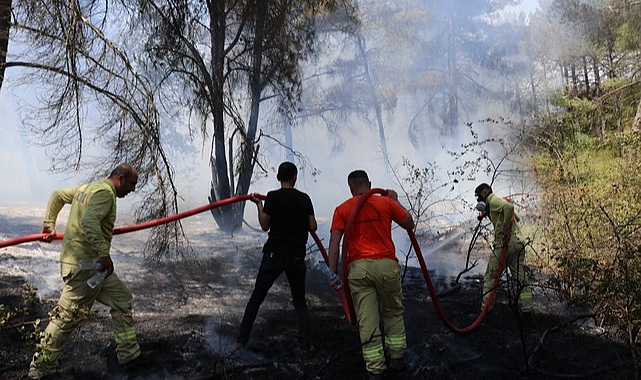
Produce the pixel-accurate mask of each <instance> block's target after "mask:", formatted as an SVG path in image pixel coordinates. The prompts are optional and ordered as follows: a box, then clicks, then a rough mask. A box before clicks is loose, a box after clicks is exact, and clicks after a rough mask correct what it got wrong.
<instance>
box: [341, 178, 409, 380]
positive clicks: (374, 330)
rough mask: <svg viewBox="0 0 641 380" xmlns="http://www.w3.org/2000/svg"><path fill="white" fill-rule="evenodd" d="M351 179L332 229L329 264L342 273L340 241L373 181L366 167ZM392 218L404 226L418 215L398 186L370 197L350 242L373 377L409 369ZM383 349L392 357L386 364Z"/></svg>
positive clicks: (353, 284) (352, 283) (352, 284)
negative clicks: (396, 189)
mask: <svg viewBox="0 0 641 380" xmlns="http://www.w3.org/2000/svg"><path fill="white" fill-rule="evenodd" d="M347 184H348V185H349V189H350V192H351V193H352V196H353V197H352V198H350V199H348V200H346V201H345V202H343V203H342V204H341V205H339V206H338V207H336V210H334V217H333V219H332V227H331V229H330V239H329V268H330V269H331V270H332V271H334V273H338V257H339V250H340V242H341V239H342V238H343V234H344V232H345V227H346V223H347V220H348V219H349V216H350V214H351V212H352V209H353V208H354V207H355V205H356V203H357V202H358V199H359V197H360V196H362V195H363V194H364V193H366V192H367V191H369V190H370V189H371V187H372V183H371V182H370V181H369V178H368V176H367V173H366V172H365V171H363V170H355V171H353V172H351V173H350V174H349V176H348V177H347ZM392 221H394V222H396V223H397V224H399V225H400V226H401V227H403V228H404V229H406V230H412V229H413V228H414V220H413V219H412V216H411V215H410V214H409V213H408V212H407V210H406V209H405V208H404V207H403V206H401V204H400V203H399V202H398V195H397V194H396V192H394V191H393V190H388V193H387V196H379V195H374V196H371V197H369V199H368V200H367V201H366V202H365V203H364V204H363V206H362V207H361V209H360V210H359V212H358V214H357V215H356V218H355V219H354V224H353V226H352V229H351V235H350V239H349V241H348V242H347V244H348V246H347V247H346V248H347V252H348V260H349V275H348V281H349V288H350V292H351V295H352V299H353V301H354V308H355V311H356V318H357V320H358V330H359V336H360V339H361V345H362V349H363V359H364V360H365V367H366V369H367V372H368V376H369V379H382V378H383V376H384V373H385V371H386V370H390V371H393V372H402V371H405V370H406V369H407V361H406V358H405V351H406V348H407V344H406V338H405V322H404V320H403V312H404V311H405V309H404V307H403V303H402V296H403V294H402V289H401V274H400V267H399V264H398V259H397V257H396V249H395V247H394V242H393V241H392ZM330 285H332V286H334V287H335V288H336V287H338V286H339V285H340V283H339V280H336V279H333V280H330ZM379 301H380V303H381V312H382V319H383V328H384V330H385V339H384V340H383V336H382V333H381V329H380V324H379V322H380V318H381V315H379V307H378V303H379ZM383 342H384V343H383ZM383 344H384V346H383ZM385 353H387V356H388V358H389V361H388V363H387V364H386V362H385Z"/></svg>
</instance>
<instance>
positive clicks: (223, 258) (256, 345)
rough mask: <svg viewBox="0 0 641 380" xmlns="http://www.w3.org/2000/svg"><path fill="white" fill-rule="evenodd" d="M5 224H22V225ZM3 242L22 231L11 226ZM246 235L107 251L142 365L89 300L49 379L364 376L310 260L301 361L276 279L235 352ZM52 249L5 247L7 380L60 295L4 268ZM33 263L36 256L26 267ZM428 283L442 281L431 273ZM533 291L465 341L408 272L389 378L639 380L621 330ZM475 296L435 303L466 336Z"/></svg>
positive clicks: (477, 287)
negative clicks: (87, 313)
mask: <svg viewBox="0 0 641 380" xmlns="http://www.w3.org/2000/svg"><path fill="white" fill-rule="evenodd" d="M0 219H1V218H0ZM0 222H2V220H0ZM5 222H11V223H12V226H15V225H16V224H15V222H16V219H12V220H9V219H6V220H5ZM2 232H3V231H2V223H0V233H2ZM11 233H14V234H15V233H25V234H26V231H21V230H19V229H18V230H16V229H12V231H11ZM30 233H33V232H30ZM201 233H203V234H204V233H205V232H201ZM250 235H251V237H250V238H242V239H241V238H239V237H238V236H236V237H221V236H217V237H215V238H214V239H212V237H211V236H210V237H209V238H207V239H203V240H202V242H201V243H197V244H195V245H194V246H193V248H194V250H195V251H196V252H200V253H201V255H199V256H198V257H201V258H192V259H181V260H173V261H168V262H165V263H162V264H161V265H159V266H153V267H152V266H149V265H148V264H145V262H144V261H142V260H126V258H127V255H128V254H129V252H128V251H135V250H137V249H139V247H140V245H137V244H128V245H127V246H126V247H124V246H120V247H119V246H118V243H114V245H115V247H114V250H115V251H116V253H115V254H114V262H115V264H116V271H117V273H118V274H119V276H120V277H121V278H122V279H123V280H124V282H125V283H126V284H127V285H128V286H129V288H130V289H131V291H132V293H133V295H134V311H135V315H134V317H135V321H136V329H137V335H138V340H139V342H140V344H141V347H142V349H143V351H144V352H146V354H145V355H147V357H149V358H150V360H151V362H150V363H148V364H150V365H147V366H145V368H142V369H140V370H139V371H134V372H133V373H125V372H123V371H121V370H119V368H118V366H117V365H116V364H115V363H114V360H115V359H114V356H115V353H114V349H113V335H112V333H111V327H110V321H109V314H108V310H107V309H106V308H105V307H104V306H102V305H99V304H96V305H95V306H94V308H93V312H92V315H91V317H90V318H89V319H88V320H87V321H85V322H84V323H83V324H82V325H81V326H80V327H79V328H78V329H77V330H76V331H75V332H74V333H73V335H72V338H71V341H70V342H69V344H67V345H66V346H65V347H64V349H63V352H62V355H61V359H60V367H59V373H58V375H57V377H56V378H58V379H105V380H107V379H114V380H120V379H228V380H235V379H317V380H321V379H353V380H359V379H366V377H367V376H366V372H365V369H364V363H363V359H362V356H361V351H360V344H359V339H358V332H357V329H356V327H355V326H352V325H350V324H349V323H348V322H347V321H346V319H345V316H344V313H343V310H342V308H341V306H340V303H339V301H338V297H337V296H336V293H335V292H334V291H333V290H332V289H330V288H329V287H328V285H327V282H326V279H325V278H324V277H323V276H322V274H321V273H320V272H319V271H318V270H316V269H315V268H316V267H317V265H315V263H314V262H313V261H312V260H311V258H310V260H308V268H309V271H308V277H307V293H308V306H309V311H310V318H311V323H312V327H313V338H314V349H313V350H312V352H310V353H305V354H303V353H302V352H300V350H299V349H298V348H297V344H296V336H297V327H296V320H295V315H294V311H293V305H292V303H291V297H290V293H289V287H288V285H287V282H286V280H285V278H284V276H281V278H279V279H278V281H277V282H276V283H275V284H274V287H273V288H272V289H271V291H270V294H269V295H268V296H267V298H266V300H265V302H264V303H263V305H262V306H261V309H260V312H259V314H258V318H257V320H256V323H255V325H254V330H253V331H252V335H251V338H250V341H249V344H248V346H247V347H246V348H245V349H242V350H236V351H234V342H235V338H236V334H237V331H238V327H239V325H240V320H241V318H242V314H243V311H244V307H245V305H246V302H247V300H248V299H249V296H250V294H251V291H252V289H253V283H254V276H255V274H256V272H257V269H258V265H259V263H260V249H261V245H262V243H263V239H264V238H265V235H264V234H259V233H254V234H250ZM114 240H116V239H114ZM195 241H198V239H196V240H195ZM123 247H124V248H123ZM58 248H59V246H54V245H53V244H51V245H47V246H45V245H44V244H40V243H36V244H34V245H27V246H26V247H23V248H20V249H17V248H16V249H13V250H2V251H0V264H2V265H1V266H0V268H4V269H0V304H2V305H5V312H6V311H8V310H15V309H16V308H18V309H20V308H23V307H24V306H25V305H26V306H27V307H26V310H25V313H24V314H21V315H15V316H13V317H11V318H10V320H9V321H5V322H4V323H3V324H2V326H3V328H2V329H1V330H0V378H1V379H21V378H23V377H24V376H25V375H26V372H27V369H28V366H29V361H30V359H31V356H32V354H33V350H34V343H33V341H29V339H27V336H28V333H29V332H30V331H32V327H31V324H29V323H27V324H26V325H24V326H25V330H24V331H20V329H19V326H21V323H22V322H24V321H27V322H28V321H34V320H36V319H37V318H44V319H43V323H42V325H43V326H44V325H46V323H47V322H46V318H47V313H48V311H50V310H51V308H52V307H53V306H54V304H55V301H56V300H57V296H58V293H56V292H55V291H54V292H51V293H48V294H46V295H41V297H40V299H39V300H36V301H35V302H30V301H29V297H27V299H25V292H24V290H23V288H24V286H25V285H27V284H29V283H30V279H29V276H25V275H23V272H20V271H17V270H16V271H12V270H7V269H6V268H12V267H16V268H17V267H19V266H25V265H32V264H29V263H32V262H33V257H35V256H37V255H40V256H42V255H43V254H44V256H46V257H49V258H52V257H53V258H55V255H56V254H57V249H58ZM30 252H31V253H30ZM33 252H35V253H33ZM29 255H31V256H30V257H31V260H32V261H25V262H23V261H21V260H23V259H24V257H25V256H29ZM202 257H206V258H202ZM49 261H50V262H49V263H48V264H47V265H48V266H49V268H50V269H49V270H50V271H54V272H55V271H56V270H57V263H55V259H51V260H49ZM428 264H429V263H428ZM51 268H53V269H51ZM434 281H435V282H436V284H437V285H447V284H443V283H442V282H443V281H444V280H439V279H438V278H436V279H434ZM448 281H449V280H448ZM441 288H443V289H447V286H442V287H441ZM541 289H543V288H542V287H535V288H534V296H535V307H536V312H535V313H534V314H532V315H528V316H520V315H517V314H516V313H514V312H513V310H512V309H511V308H510V306H509V303H508V302H507V296H506V294H505V292H504V290H502V289H501V291H499V292H498V293H497V301H496V304H495V306H494V308H493V309H492V310H491V312H490V313H489V314H488V316H487V318H485V320H483V322H482V323H481V324H480V326H479V327H478V328H477V329H475V330H474V331H472V332H471V333H468V334H457V333H454V332H452V331H450V330H449V329H448V328H446V327H445V326H444V324H443V323H442V322H441V320H440V319H439V316H438V314H437V312H436V310H435V308H434V304H433V302H432V300H431V298H430V297H429V294H428V291H427V288H426V285H425V282H424V281H423V280H422V275H421V273H420V270H418V269H415V268H409V270H408V272H407V273H406V275H405V277H404V304H405V307H406V311H405V324H406V329H407V344H408V359H409V362H410V369H409V370H408V371H407V372H405V373H404V374H402V375H397V376H395V377H390V378H393V379H465V380H485V379H493V380H501V379H512V380H513V379H531V380H543V379H555V378H558V379H590V378H592V379H612V380H614V379H617V380H621V379H632V378H633V365H632V361H631V356H630V353H629V350H628V348H627V347H626V345H625V344H623V343H622V341H621V340H620V339H619V338H620V337H619V335H618V334H617V333H616V331H614V330H611V329H608V328H602V327H599V326H596V325H595V323H594V319H593V318H590V317H583V316H582V315H581V313H580V312H577V311H573V310H570V309H568V308H567V307H565V306H564V305H562V304H561V303H559V302H558V301H556V300H555V298H554V297H553V296H551V295H548V294H545V293H544V292H543V291H542V290H541ZM480 293H481V282H480V278H478V275H477V276H472V277H467V278H464V279H463V281H462V282H461V285H460V287H458V288H456V289H454V290H450V291H448V292H446V293H445V294H443V295H442V296H441V297H440V298H439V300H440V303H441V305H442V307H443V310H444V312H445V315H447V317H448V319H449V320H450V321H452V323H453V324H454V325H456V326H461V327H465V326H467V325H469V324H470V323H472V322H473V321H474V320H475V319H476V317H477V316H478V313H479V311H480V310H479V309H480V307H479V304H480ZM0 311H2V310H0ZM1 314H2V313H0V317H2V315H1ZM0 322H1V320H0Z"/></svg>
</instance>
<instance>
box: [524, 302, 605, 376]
mask: <svg viewBox="0 0 641 380" xmlns="http://www.w3.org/2000/svg"><path fill="white" fill-rule="evenodd" d="M594 317H595V314H583V315H579V316H576V317H574V318H572V319H571V320H569V321H566V322H564V323H561V324H559V325H556V326H554V327H552V328H550V329H547V330H545V331H544V332H543V334H542V335H541V337H540V338H539V342H538V343H537V345H536V347H535V348H534V351H532V354H531V355H530V357H529V358H528V361H527V363H528V368H534V364H535V363H534V362H535V360H536V356H537V354H538V353H539V351H540V350H541V349H542V348H543V345H544V344H545V340H546V339H547V337H548V335H549V334H550V333H551V332H554V331H556V330H559V329H561V328H564V327H567V326H568V325H570V324H572V323H574V322H576V321H578V320H580V319H588V318H594Z"/></svg>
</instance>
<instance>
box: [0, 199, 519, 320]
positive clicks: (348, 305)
mask: <svg viewBox="0 0 641 380" xmlns="http://www.w3.org/2000/svg"><path fill="white" fill-rule="evenodd" d="M374 194H381V195H386V194H387V190H383V189H372V190H370V191H368V192H367V193H365V194H363V195H362V196H361V197H360V199H359V200H358V202H357V204H356V206H355V207H354V209H353V210H352V212H351V214H350V216H349V219H348V221H347V224H346V226H345V234H344V239H343V248H342V256H341V257H342V261H343V288H342V289H340V290H338V291H337V295H338V297H339V299H340V302H341V306H342V307H343V311H344V312H345V317H346V319H347V321H348V323H350V324H352V325H354V324H355V323H356V316H355V315H356V312H355V310H354V303H353V301H352V298H351V295H350V292H349V282H348V281H347V277H348V274H349V258H348V252H347V249H346V247H347V241H348V240H349V237H350V234H351V230H352V225H353V224H354V219H355V217H356V215H357V214H358V211H359V210H360V208H361V207H362V205H363V204H364V203H365V202H366V201H367V199H368V198H369V197H370V196H372V195H374ZM251 197H252V196H251V195H250V194H248V195H241V196H236V197H231V198H227V199H223V200H220V201H218V202H214V203H209V204H207V205H204V206H201V207H198V208H195V209H192V210H188V211H185V212H181V213H178V214H174V215H171V216H167V217H164V218H160V219H156V220H152V221H149V222H144V223H140V224H136V225H132V226H126V227H120V228H115V229H114V230H113V234H114V235H118V234H123V233H127V232H134V231H139V230H142V229H145V228H150V227H155V226H158V225H161V224H165V223H169V222H173V221H176V220H178V219H182V218H186V217H188V216H192V215H195V214H198V213H201V212H204V211H207V210H212V209H214V208H217V207H222V206H225V205H228V204H231V203H234V202H240V201H246V200H248V199H250V198H251ZM258 197H259V198H260V199H265V196H264V195H259V196H258ZM510 227H511V225H510ZM510 229H511V228H510ZM310 234H311V235H312V238H313V239H314V242H315V243H316V245H317V246H318V248H319V250H320V252H321V254H322V255H323V259H324V260H325V263H329V259H328V256H327V252H326V250H325V248H324V247H323V244H322V242H321V240H320V239H319V237H318V235H316V233H315V232H313V231H310ZM408 235H409V238H410V241H411V243H412V247H413V248H414V250H415V252H416V257H417V259H418V262H419V264H420V266H421V271H422V273H423V277H424V278H425V282H426V284H427V288H428V290H429V293H430V297H431V298H432V301H433V302H434V307H435V308H436V311H437V313H438V315H439V318H440V319H441V321H442V322H443V323H444V324H445V326H447V327H448V328H449V329H450V330H452V331H455V332H458V333H467V332H471V331H473V330H474V329H475V328H476V327H478V325H479V324H480V323H481V321H483V319H484V318H485V315H486V314H487V311H488V309H489V306H490V305H491V304H492V302H493V301H494V296H495V293H496V287H497V285H498V282H499V280H500V277H501V273H502V272H503V266H504V263H505V257H506V250H507V245H508V243H509V238H510V236H509V234H507V235H506V239H505V242H504V244H503V250H502V251H501V257H500V260H499V267H498V269H497V273H496V276H495V278H494V283H493V287H492V291H491V293H490V295H489V297H488V299H487V301H486V302H485V305H484V307H483V310H482V311H481V313H480V315H479V316H478V318H477V319H476V320H475V321H474V322H473V323H472V324H471V325H469V326H467V327H464V328H458V327H456V326H454V325H453V324H452V323H451V322H450V321H449V320H448V319H447V317H446V316H445V313H444V312H443V309H442V307H441V304H440V302H439V300H438V296H437V294H436V290H435V289H434V284H433V283H432V279H431V278H430V274H429V271H428V269H427V265H426V264H425V260H424V259H423V254H422V253H421V248H420V246H419V244H418V242H417V241H416V236H415V235H414V232H413V231H408ZM45 236H47V234H44V233H40V234H33V235H27V236H22V237H18V238H13V239H8V240H3V241H0V248H5V247H9V246H13V245H17V244H22V243H26V242H31V241H39V240H41V239H42V238H44V237H45ZM63 237H64V235H63V234H56V235H55V237H54V240H60V239H62V238H63Z"/></svg>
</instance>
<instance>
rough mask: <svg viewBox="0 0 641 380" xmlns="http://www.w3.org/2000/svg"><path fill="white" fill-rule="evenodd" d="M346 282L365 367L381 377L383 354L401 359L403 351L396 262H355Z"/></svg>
mask: <svg viewBox="0 0 641 380" xmlns="http://www.w3.org/2000/svg"><path fill="white" fill-rule="evenodd" d="M348 281H349V287H350V291H351V295H352V299H353V301H354V309H355V310H356V317H357V320H358V331H359V336H360V340H361V346H362V349H363V359H364V360H365V366H366V368H367V371H368V372H370V373H382V372H383V371H385V369H386V366H385V351H387V354H388V355H389V357H390V358H402V357H404V356H405V350H406V338H405V323H404V320H403V312H404V310H405V309H404V308H403V304H402V296H403V294H402V289H401V280H400V268H399V265H398V262H397V261H395V260H391V259H378V260H372V259H360V260H355V261H353V262H352V263H350V265H349V278H348ZM379 301H380V304H381V315H379V308H378V304H379ZM381 318H382V319H383V329H384V331H385V334H386V336H385V339H384V341H385V346H383V339H382V337H381V330H380V319H381Z"/></svg>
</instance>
